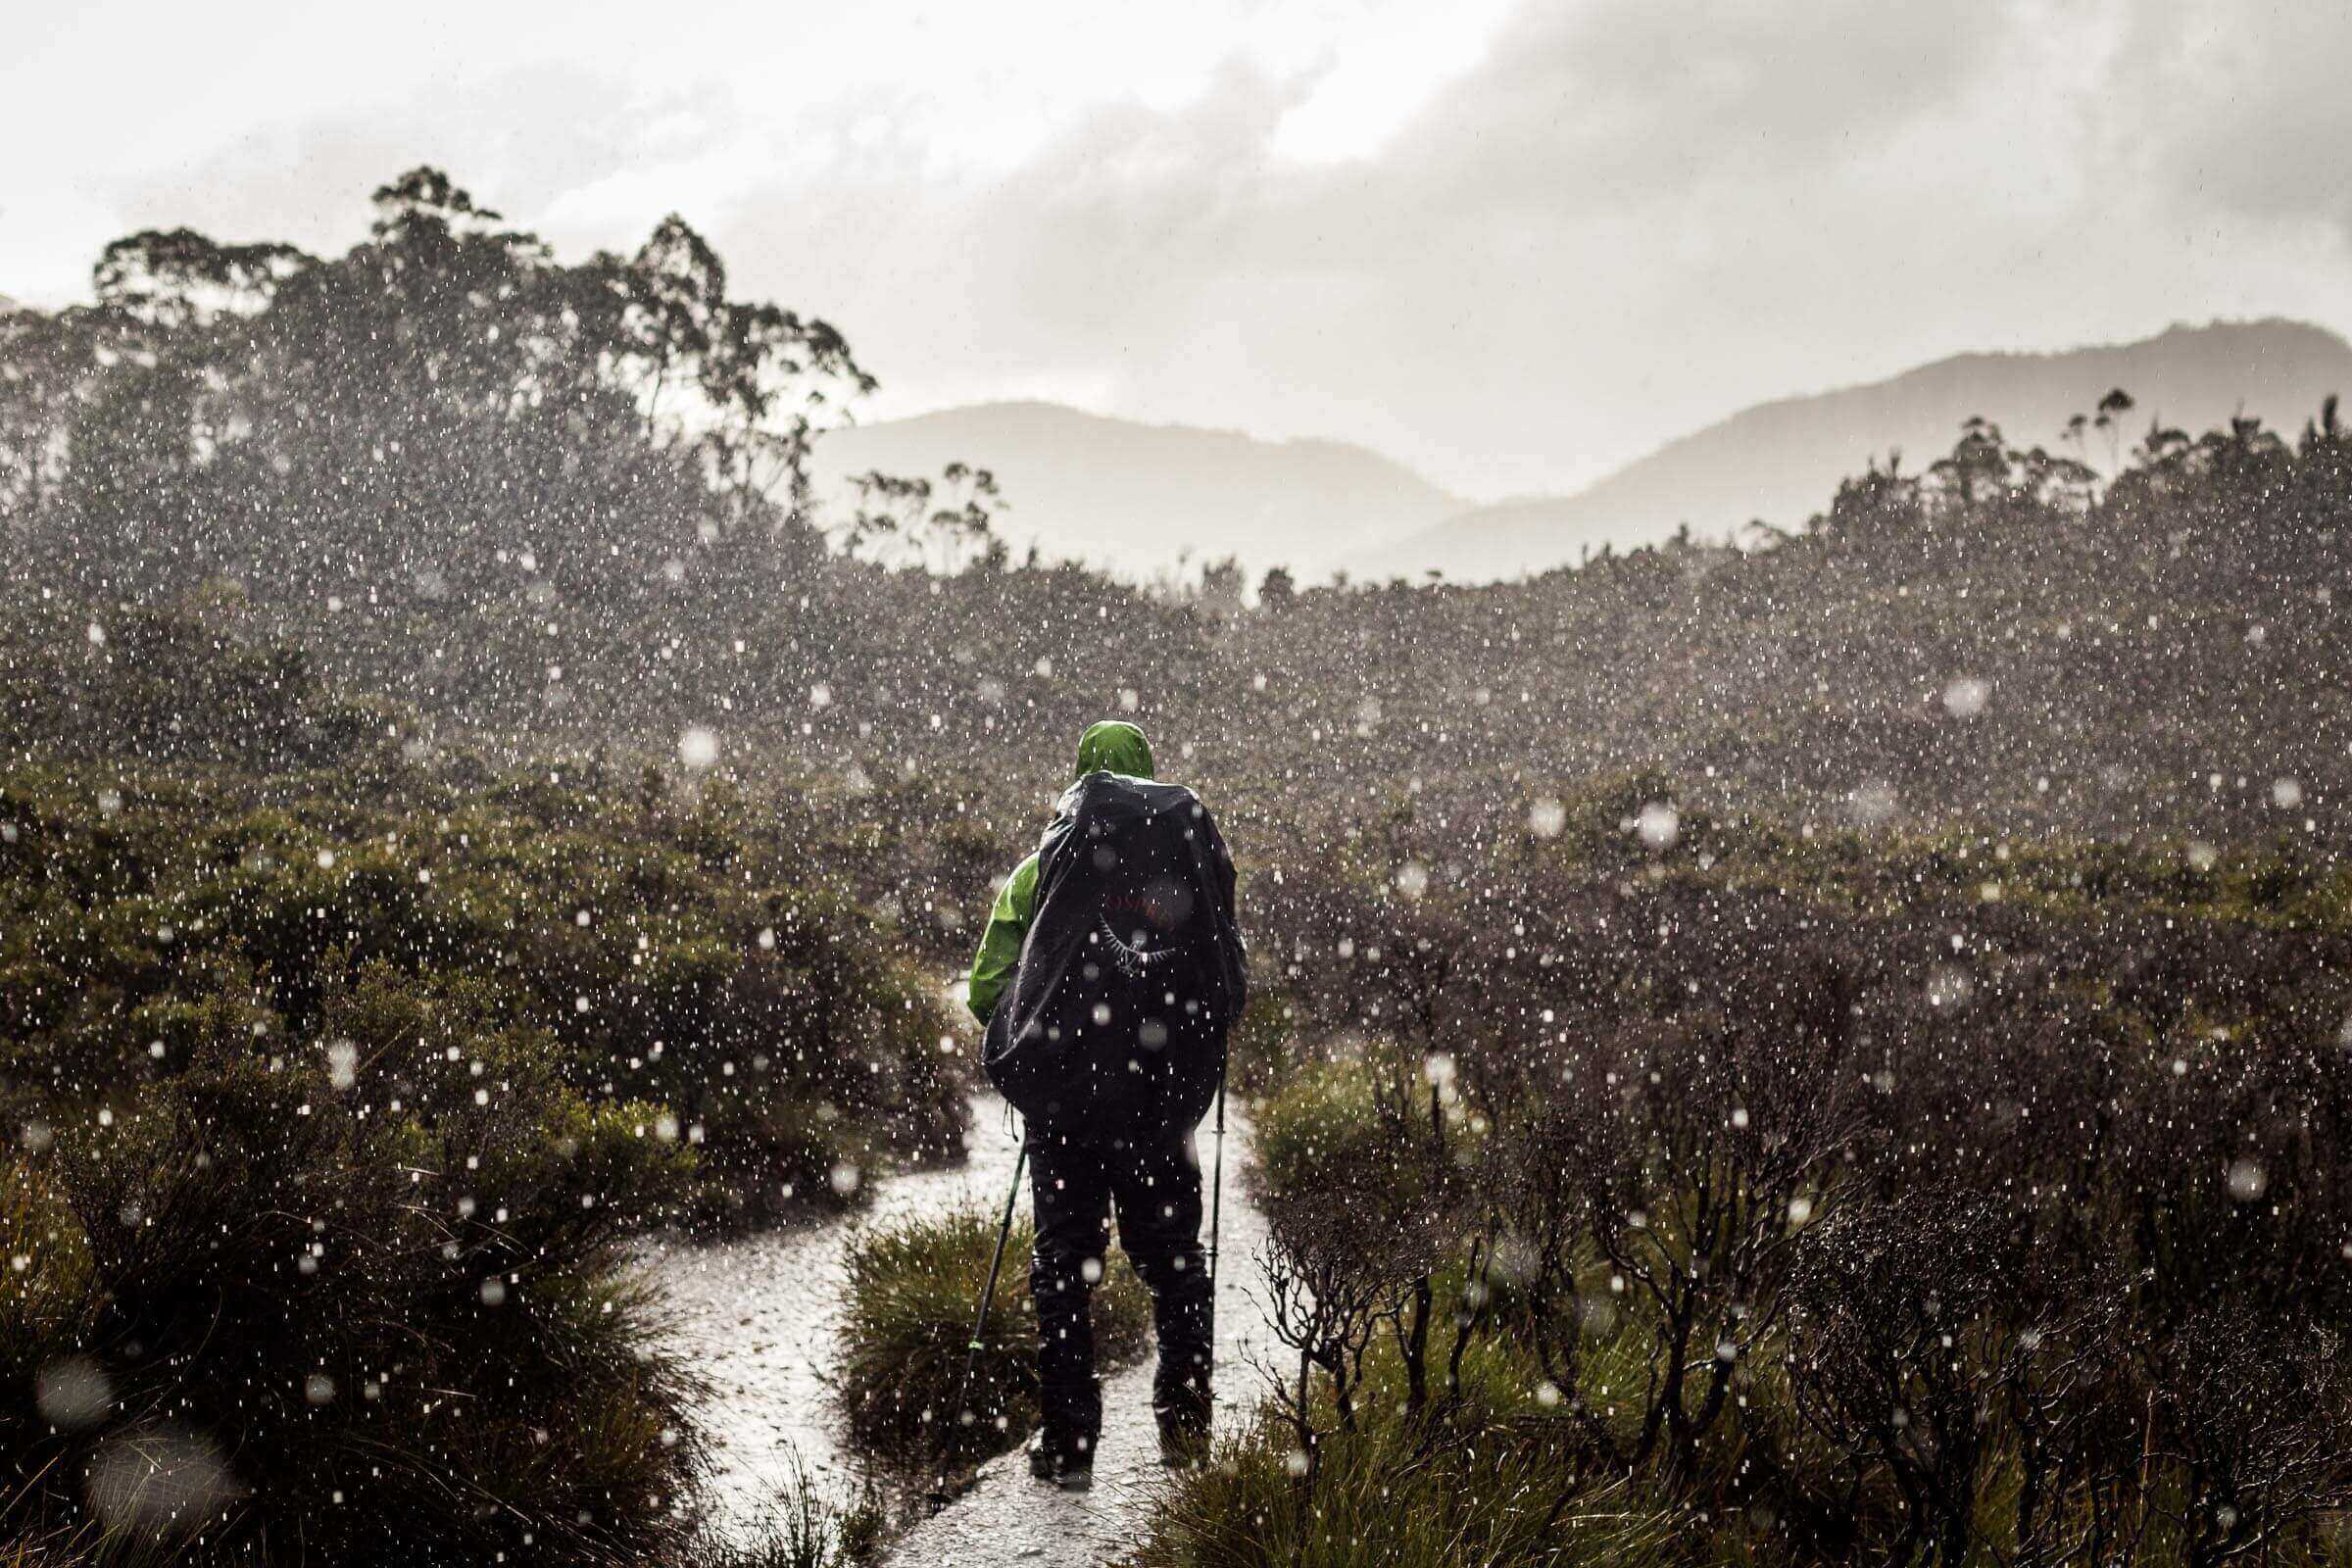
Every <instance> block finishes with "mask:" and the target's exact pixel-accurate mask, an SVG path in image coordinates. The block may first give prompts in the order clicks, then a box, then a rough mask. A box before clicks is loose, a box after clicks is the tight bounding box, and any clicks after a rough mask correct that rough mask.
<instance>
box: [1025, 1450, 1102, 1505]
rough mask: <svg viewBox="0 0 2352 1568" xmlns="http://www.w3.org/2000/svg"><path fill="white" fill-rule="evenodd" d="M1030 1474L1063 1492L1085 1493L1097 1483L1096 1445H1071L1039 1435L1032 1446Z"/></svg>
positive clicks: (1030, 1451)
mask: <svg viewBox="0 0 2352 1568" xmlns="http://www.w3.org/2000/svg"><path fill="white" fill-rule="evenodd" d="M1029 1473H1030V1474H1031V1475H1033V1476H1035V1477H1036V1478H1037V1479H1038V1480H1040V1481H1051V1482H1052V1483H1054V1485H1055V1486H1057V1487H1059V1488H1060V1489H1061V1490H1062V1491H1064V1492H1085V1491H1087V1490H1088V1489H1089V1488H1091V1487H1093V1486H1094V1484H1095V1451H1094V1448H1093V1446H1091V1445H1080V1446H1076V1447H1068V1446H1063V1445H1061V1444H1058V1443H1048V1442H1047V1441H1046V1440H1045V1438H1044V1437H1043V1436H1040V1437H1039V1438H1038V1439H1037V1441H1036V1442H1034V1443H1032V1444H1030V1445H1029Z"/></svg>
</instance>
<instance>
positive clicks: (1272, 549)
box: [811, 403, 1463, 577]
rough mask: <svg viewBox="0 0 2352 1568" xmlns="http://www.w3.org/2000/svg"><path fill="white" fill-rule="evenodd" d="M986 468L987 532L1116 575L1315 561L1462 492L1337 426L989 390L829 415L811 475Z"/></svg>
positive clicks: (825, 483)
mask: <svg viewBox="0 0 2352 1568" xmlns="http://www.w3.org/2000/svg"><path fill="white" fill-rule="evenodd" d="M953 462H964V463H969V464H971V465H973V466H977V467H985V468H988V469H990V470H991V471H993V472H994V473H995V474H996V476H997V481H998V483H999V484H1000V485H1001V486H1002V487H1003V491H1004V495H1005V500H1006V501H1008V502H1009V503H1010V506H1009V507H1008V509H1007V510H1006V511H1005V514H1004V515H1003V516H1002V517H1001V518H1000V521H999V530H998V531H999V532H1000V533H1001V534H1002V535H1003V536H1004V537H1005V541H1006V542H1007V543H1008V544H1009V545H1011V546H1012V548H1013V552H1014V554H1015V555H1016V556H1017V555H1019V554H1021V553H1023V552H1024V551H1025V550H1026V549H1027V548H1028V547H1029V545H1031V544H1032V543H1034V544H1036V545H1037V546H1038V547H1039V549H1040V550H1041V551H1042V553H1043V554H1044V555H1045V556H1046V557H1047V558H1048V559H1054V558H1060V557H1067V558H1070V559H1074V560H1079V561H1084V562H1086V563H1087V564H1090V565H1094V566H1098V567H1103V568H1105V569H1109V570H1113V571H1117V572H1120V573H1123V574H1126V575H1129V576H1136V577H1146V576H1150V575H1151V574H1152V573H1153V572H1155V571H1157V570H1158V569H1160V568H1161V567H1164V566H1169V565H1172V564H1174V563H1175V561H1176V558H1177V554H1178V552H1179V551H1182V550H1185V549H1187V548H1188V547H1189V549H1190V551H1191V556H1192V559H1193V561H1195V562H1196V563H1198V562H1201V561H1205V560H1215V559H1218V558H1221V557H1224V556H1227V555H1236V556H1239V557H1240V558H1241V559H1242V560H1243V561H1244V562H1245V563H1247V564H1249V565H1250V566H1251V567H1252V568H1253V569H1254V570H1263V569H1264V568H1265V567H1268V566H1274V565H1288V566H1290V567H1291V568H1293V570H1295V571H1301V572H1305V573H1316V572H1319V571H1322V570H1326V569H1328V568H1329V567H1330V566H1332V565H1333V564H1337V563H1338V562H1339V561H1340V559H1341V558H1342V557H1343V556H1345V555H1347V554H1348V553H1350V552H1352V551H1356V550H1360V549H1362V548H1364V547H1365V546H1366V545H1368V544H1376V543H1379V542H1382V541H1385V540H1391V539H1397V538H1401V537H1403V536H1404V535H1406V534H1409V533H1412V532H1414V531H1415V530H1417V529H1421V528H1426V527H1428V526H1429V525H1431V524H1433V523H1435V522H1437V521H1438V520H1439V519H1441V518H1443V517H1446V516H1448V515H1453V514H1455V513H1458V512H1460V511H1461V509H1462V507H1463V503H1462V502H1461V501H1460V500H1458V499H1456V498H1455V497H1453V496H1450V495H1447V494H1446V492H1445V491H1443V490H1440V489H1439V488H1438V487H1437V486H1435V485H1433V484H1431V483H1429V482H1428V481H1427V480H1425V479H1423V478H1421V477H1420V476H1419V475H1418V474H1415V473H1413V472H1411V471H1410V470H1409V469H1407V468H1405V467H1403V466H1400V465H1398V464H1396V463H1393V462H1391V461H1390V460H1388V459H1387V458H1384V457H1381V456H1380V455H1378V454H1377V453H1374V452H1369V451H1366V450H1365V449H1364V448H1362V447H1356V446H1349V445H1347V444H1345V443H1342V442H1337V441H1261V440H1258V439H1256V438H1254V437H1251V436H1247V435H1243V434H1240V433H1239V432H1236V431H1231V430H1207V429H1201V428H1198V427H1195V426H1189V425H1178V424H1139V423H1136V422H1134V421H1131V420H1126V419H1112V418H1104V417H1101V416H1099V415H1093V414H1087V413H1083V412H1081V411H1080V410H1077V409H1071V408H1065V407H1062V406H1060V405H1058V404H1053V403H989V404H980V405H976V406H974V407H970V408H961V409H949V410H946V411H943V412H941V413H937V414H927V415H922V416H920V417H914V418H908V419H893V420H889V421H886V422H881V423H876V424H867V425H858V426H853V427H851V428H849V429H844V430H836V431H833V432H831V433H829V434H827V435H825V436H824V437H822V438H821V439H820V440H819V442H818V443H817V446H816V450H815V459H814V462H813V463H812V465H811V479H812V481H813V483H814V485H815V488H816V493H817V495H818V496H819V497H820V498H838V497H840V496H842V495H843V494H844V493H845V491H846V488H847V479H848V477H849V476H850V475H853V474H857V473H862V472H865V471H867V470H870V469H876V468H878V469H880V470H882V471H883V472H885V473H894V474H905V475H923V476H936V475H937V474H938V472H939V470H940V469H941V468H942V467H943V466H946V465H947V464H949V463H953Z"/></svg>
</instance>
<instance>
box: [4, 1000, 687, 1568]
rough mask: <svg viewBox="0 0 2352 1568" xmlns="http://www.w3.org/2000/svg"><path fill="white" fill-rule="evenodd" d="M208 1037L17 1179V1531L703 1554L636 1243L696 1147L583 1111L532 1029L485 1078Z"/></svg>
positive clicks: (668, 1199) (419, 1555) (78, 1127)
mask: <svg viewBox="0 0 2352 1568" xmlns="http://www.w3.org/2000/svg"><path fill="white" fill-rule="evenodd" d="M212 1016H213V1020H214V1022H215V1023H216V1024H217V1025H219V1026H220V1027H219V1028H218V1029H217V1030H216V1031H215V1032H214V1033H212V1034H210V1035H207V1036H203V1037H200V1038H198V1039H197V1040H195V1042H194V1043H193V1044H192V1046H191V1048H190V1049H191V1053H192V1055H193V1057H194V1059H193V1060H192V1061H190V1062H189V1063H188V1064H187V1065H186V1066H185V1067H184V1069H183V1070H182V1071H180V1072H178V1073H177V1074H175V1075H174V1076H172V1078H170V1079H168V1080H165V1081H163V1082H161V1083H159V1084H157V1085H155V1086H153V1087H151V1088H150V1089H149V1090H148V1091H147V1092H146V1093H145V1094H144V1095H143V1096H142V1097H141V1098H140V1099H139V1100H138V1102H137V1103H135V1104H134V1105H132V1106H131V1107H129V1108H127V1109H125V1110H124V1111H123V1112H122V1113H120V1114H114V1113H110V1114H109V1115H107V1116H104V1117H100V1118H96V1119H93V1120H89V1121H82V1122H78V1123H76V1124H74V1125H72V1126H70V1127H66V1128H63V1129H60V1130H57V1131H55V1132H54V1133H51V1134H47V1135H45V1137H44V1138H43V1139H42V1140H37V1141H40V1142H46V1143H47V1144H48V1145H49V1147H47V1148H46V1149H45V1150H44V1151H43V1152H38V1153H27V1154H26V1155H25V1156H23V1157H21V1158H20V1159H19V1161H18V1162H17V1163H16V1165H15V1166H14V1168H13V1169H12V1171H11V1173H10V1184H9V1186H10V1193H11V1201H10V1203H9V1206H8V1209H7V1216H8V1218H7V1223H8V1224H9V1225H10V1227H11V1228H12V1230H14V1231H15V1232H16V1233H17V1236H16V1237H15V1238H14V1239H13V1240H12V1246H13V1247H14V1248H15V1249H16V1251H15V1252H14V1259H15V1261H16V1263H17V1266H16V1267H15V1268H13V1269H12V1272H11V1275H10V1277H9V1282H8V1285H7V1287H6V1289H5V1291H4V1292H0V1351H5V1353H6V1354H7V1356H8V1363H7V1365H6V1366H5V1367H0V1381H5V1383H6V1385H7V1386H8V1387H9V1388H10V1389H12V1390H15V1391H22V1393H23V1394H24V1395H25V1397H12V1398H11V1399H10V1400H9V1401H8V1402H7V1405H6V1407H5V1410H4V1411H0V1447H4V1448H5V1450H6V1451H7V1452H8V1453H9V1454H10V1455H11V1456H12V1459H13V1461H14V1463H15V1465H16V1468H17V1474H18V1476H19V1477H20V1478H22V1479H21V1480H20V1482H19V1486H20V1488H21V1489H22V1490H21V1491H19V1492H18V1493H17V1494H16V1495H14V1496H13V1497H12V1498H11V1500H10V1511H11V1512H12V1513H13V1514H14V1515H15V1516H16V1517H17V1519H18V1520H19V1522H20V1523H23V1524H30V1525H38V1526H41V1527H44V1528H53V1527H70V1528H83V1529H86V1530H88V1531H90V1532H93V1533H95V1534H96V1535H97V1536H99V1537H100V1538H102V1539H103V1540H104V1541H106V1542H107V1543H108V1544H110V1546H114V1547H116V1548H132V1549H138V1550H147V1551H155V1552H164V1551H169V1552H170V1553H171V1554H172V1560H174V1561H186V1562H228V1561H238V1562H251V1561H256V1560H272V1559H274V1558H275V1557H277V1556H278V1555H280V1554H298V1555H319V1556H323V1557H327V1558H331V1559H333V1560H336V1561H340V1562H349V1563H355V1564H365V1563H387V1564H389V1563H402V1564H407V1563H432V1562H451V1563H455V1562H467V1563H470V1562H480V1561H486V1560H490V1559H492V1558H493V1557H495V1556H497V1555H499V1554H501V1553H504V1554H505V1556H506V1558H507V1560H511V1561H530V1560H543V1561H563V1562H567V1563H599V1562H613V1563H617V1562H629V1561H637V1560H641V1559H642V1557H643V1556H644V1555H645V1554H646V1553H648V1552H660V1551H665V1550H668V1549H670V1548H672V1547H674V1546H676V1545H677V1544H680V1543H682V1542H683V1541H684V1540H685V1539H686V1536H687V1530H686V1525H685V1522H684V1519H685V1516H684V1513H683V1510H682V1506H681V1505H682V1503H683V1502H684V1500H685V1498H686V1497H687V1495H688V1494H689V1493H690V1491H691V1489H692V1487H693V1485H694V1484H695V1481H696V1479H697V1477H698V1475H699V1473H700V1470H701V1465H702V1450H701V1447H700V1445H699V1443H698V1441H697V1439H696V1437H695V1433H694V1429H693V1427H692V1425H691V1424H690V1421H689V1419H688V1412H689V1408H690V1406H691V1403H692V1401H693V1400H694V1399H695V1397H697V1396H698V1394H699V1385H698V1383H697V1381H696V1379H695V1378H694V1376H693V1375H692V1373H691V1372H690V1371H689V1369H687V1368H686V1367H685V1366H684V1365H682V1364H681V1363H680V1362H678V1361H677V1360H676V1359H675V1358H673V1357H671V1356H670V1355H668V1354H666V1353H664V1352H662V1351H661V1350H659V1349H658V1348H656V1347H657V1346H658V1344H659V1336H658V1332H657V1326H658V1321H659V1319H658V1310H659V1309H658V1304H657V1302H656V1300H655V1299H654V1298H653V1296H652V1294H651V1292H650V1291H649V1289H648V1288H647V1287H646V1286H645V1285H644V1284H643V1283H642V1281H641V1280H640V1279H639V1278H638V1277H637V1276H636V1275H635V1274H634V1272H633V1271H632V1270H631V1269H630V1267H629V1266H628V1256H627V1251H626V1245H625V1244H626V1239H627V1237H628V1236H629V1235H630V1234H631V1232H632V1231H633V1230H634V1229H635V1228H636V1227H637V1226H638V1225H640V1224H641V1223H643V1221H644V1219H645V1217H646V1216H647V1215H648V1214H650V1213H655V1212H660V1211H662V1210H663V1209H665V1208H666V1207H668V1206H670V1205H672V1204H674V1203H675V1202H676V1201H678V1199H679V1198H680V1197H681V1195H682V1194H683V1192H684V1190H685V1188H686V1186H687V1184H688V1182H689V1181H690V1179H691V1163H692V1162H691V1155H690V1152H688V1151H687V1150H685V1149H684V1148H683V1147H680V1146H670V1145H663V1144H662V1143H660V1142H659V1141H657V1140H655V1139H653V1138H651V1137H648V1136H646V1135H645V1131H644V1129H645V1126H646V1124H647V1122H648V1121H649V1120H650V1115H651V1113H650V1112H649V1111H648V1110H646V1109H645V1108H643V1107H632V1106H629V1105H626V1104H609V1105H605V1106H601V1107H599V1106H592V1105H590V1104H589V1103H586V1102H585V1101H583V1100H582V1099H581V1098H580V1097H579V1096H578V1095H577V1094H576V1093H575V1092H573V1091H571V1090H569V1089H567V1088H565V1087H564V1085H563V1084H562V1083H561V1082H560V1081H559V1080H558V1079H557V1078H556V1077H555V1075H554V1074H553V1073H552V1072H550V1071H548V1070H547V1059H546V1055H545V1054H542V1055H540V1056H538V1057H536V1058H535V1057H534V1055H533V1054H532V1053H531V1051H530V1050H529V1049H528V1048H529V1044H530V1043H529V1040H528V1038H527V1037H526V1038H525V1039H523V1040H522V1041H519V1042H517V1041H502V1040H500V1039H498V1038H497V1037H494V1036H493V1037H478V1038H477V1039H476V1040H474V1041H473V1042H471V1044H472V1046H473V1050H472V1051H471V1052H470V1053H468V1054H470V1056H471V1060H470V1062H468V1061H466V1060H465V1059H458V1060H452V1059H450V1058H449V1057H448V1056H447V1055H446V1054H442V1053H440V1052H437V1051H434V1052H428V1053H422V1054H420V1055H421V1059H420V1060H411V1061H403V1062H394V1061H392V1060H390V1059H388V1057H387V1055H385V1054H378V1055H374V1056H368V1057H362V1056H360V1055H358V1054H357V1053H356V1052H355V1051H353V1050H352V1048H351V1046H350V1045H349V1043H347V1042H344V1043H338V1044H337V1045H336V1046H333V1047H329V1048H327V1049H323V1050H322V1049H320V1048H319V1047H316V1046H314V1047H309V1048H288V1049H285V1050H283V1051H282V1052H277V1053H274V1054H260V1053H257V1052H256V1051H255V1050H254V1049H253V1039H252V1037H251V1035H250V1033H249V1032H248V1030H247V1029H246V1028H245V1027H244V1026H243V1023H242V1018H241V1016H240V1015H239V1014H238V1013H237V1012H236V1011H235V1010H233V1009H231V1008H228V1007H225V1006H223V1007H219V1008H216V1009H213V1014H212ZM433 1043H434V1044H437V1042H433ZM404 1044H409V1043H408V1042H404ZM474 1064H480V1065H482V1066H484V1067H485V1069H486V1070H485V1071H484V1072H482V1073H481V1075H480V1076H478V1077H477V1076H475V1075H474V1073H473V1072H472V1071H471V1067H472V1065H474ZM396 1073H409V1074H414V1076H413V1077H411V1078H409V1079H407V1080H406V1081H408V1082H410V1083H412V1084H415V1085H417V1086H418V1087H413V1088H411V1089H410V1090H409V1092H408V1095H409V1098H403V1097H401V1096H396V1095H393V1094H391V1093H390V1092H389V1091H390V1087H391V1085H392V1084H393V1083H394V1082H395V1076H394V1075H395V1074H396ZM433 1075H438V1076H440V1077H441V1078H442V1080H443V1081H444V1083H445V1084H447V1085H449V1086H450V1087H452V1088H455V1087H456V1086H459V1085H463V1086H464V1093H462V1094H458V1093H449V1094H435V1093H434V1092H433V1091H432V1090H431V1089H430V1088H429V1087H427V1086H425V1083H424V1081H425V1080H426V1079H427V1078H428V1077H431V1076H433ZM396 1107H397V1108H396Z"/></svg>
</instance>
